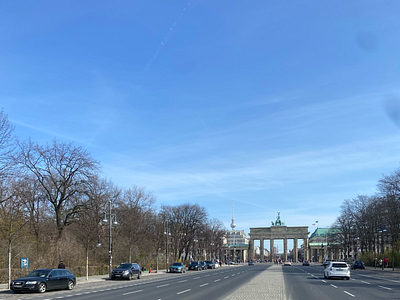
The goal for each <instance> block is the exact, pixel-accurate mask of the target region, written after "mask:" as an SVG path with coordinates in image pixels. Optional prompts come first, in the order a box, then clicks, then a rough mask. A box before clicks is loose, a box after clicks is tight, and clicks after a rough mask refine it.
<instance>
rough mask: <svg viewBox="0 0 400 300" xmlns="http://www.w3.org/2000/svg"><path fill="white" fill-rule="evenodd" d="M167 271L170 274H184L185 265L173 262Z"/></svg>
mask: <svg viewBox="0 0 400 300" xmlns="http://www.w3.org/2000/svg"><path fill="white" fill-rule="evenodd" d="M169 271H170V272H171V273H186V268H185V265H184V264H183V263H181V262H175V263H173V264H172V266H171V267H170V268H169Z"/></svg>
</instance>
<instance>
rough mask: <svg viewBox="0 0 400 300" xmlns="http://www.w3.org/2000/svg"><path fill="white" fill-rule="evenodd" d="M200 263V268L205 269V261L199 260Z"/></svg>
mask: <svg viewBox="0 0 400 300" xmlns="http://www.w3.org/2000/svg"><path fill="white" fill-rule="evenodd" d="M200 265H201V269H202V270H207V264H206V262H205V261H201V262H200Z"/></svg>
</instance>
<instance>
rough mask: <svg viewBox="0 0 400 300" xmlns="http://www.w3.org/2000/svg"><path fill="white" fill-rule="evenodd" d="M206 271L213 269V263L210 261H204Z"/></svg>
mask: <svg viewBox="0 0 400 300" xmlns="http://www.w3.org/2000/svg"><path fill="white" fill-rule="evenodd" d="M206 265H207V269H215V262H214V261H212V260H206Z"/></svg>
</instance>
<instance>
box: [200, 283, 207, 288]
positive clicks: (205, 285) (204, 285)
mask: <svg viewBox="0 0 400 300" xmlns="http://www.w3.org/2000/svg"><path fill="white" fill-rule="evenodd" d="M206 285H208V283H204V284H202V285H199V287H203V286H206Z"/></svg>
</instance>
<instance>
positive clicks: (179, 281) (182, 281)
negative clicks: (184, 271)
mask: <svg viewBox="0 0 400 300" xmlns="http://www.w3.org/2000/svg"><path fill="white" fill-rule="evenodd" d="M185 281H187V279H185V280H181V281H178V282H179V283H181V282H185Z"/></svg>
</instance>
